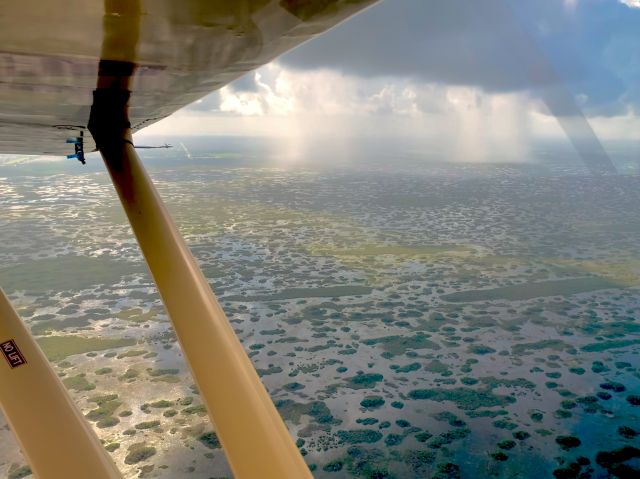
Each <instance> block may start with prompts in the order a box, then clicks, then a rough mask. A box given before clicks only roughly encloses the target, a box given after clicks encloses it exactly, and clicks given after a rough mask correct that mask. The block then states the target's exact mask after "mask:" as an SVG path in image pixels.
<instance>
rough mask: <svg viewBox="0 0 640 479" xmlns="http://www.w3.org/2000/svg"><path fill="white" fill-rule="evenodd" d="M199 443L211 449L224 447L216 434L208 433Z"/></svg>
mask: <svg viewBox="0 0 640 479" xmlns="http://www.w3.org/2000/svg"><path fill="white" fill-rule="evenodd" d="M198 441H200V442H201V443H202V444H203V445H204V446H205V447H208V448H209V449H220V448H221V447H222V445H221V444H220V441H219V440H218V436H217V435H216V433H215V432H206V433H204V434H202V435H201V436H200V437H198Z"/></svg>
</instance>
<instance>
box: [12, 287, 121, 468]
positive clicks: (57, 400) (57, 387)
mask: <svg viewBox="0 0 640 479" xmlns="http://www.w3.org/2000/svg"><path fill="white" fill-rule="evenodd" d="M0 350H1V351H2V356H4V357H3V358H0V385H1V386H0V405H1V406H2V410H3V412H4V414H5V416H6V418H7V420H8V421H9V425H10V426H11V430H12V431H13V433H14V434H15V437H16V438H17V440H18V443H19V444H20V447H21V449H22V452H23V453H24V455H25V456H26V459H27V461H28V462H29V465H30V466H31V470H32V471H33V473H34V474H35V476H36V477H39V478H41V479H63V478H65V479H66V478H75V477H77V478H81V477H82V478H91V479H122V476H121V475H120V473H119V472H118V469H117V468H116V466H115V464H114V463H113V461H112V460H111V458H110V457H109V455H108V454H107V452H106V451H105V450H104V448H103V447H102V445H101V444H100V441H99V440H98V438H97V436H96V435H95V433H94V432H93V430H92V428H91V425H90V424H89V423H88V422H87V420H86V419H85V418H84V417H82V414H81V413H80V411H79V410H78V408H77V407H76V405H75V404H74V402H73V400H72V399H71V397H70V396H69V394H68V393H67V390H66V389H65V387H64V385H63V384H62V382H61V381H60V378H58V376H57V375H56V373H55V371H54V370H53V369H52V368H51V366H50V365H49V362H48V361H47V358H46V357H45V355H44V354H43V352H42V350H41V349H40V347H39V346H38V344H37V343H36V342H35V341H34V339H33V337H32V336H31V334H30V333H29V331H28V330H27V328H26V327H25V326H24V324H23V323H22V320H21V319H20V318H19V317H18V314H17V313H16V312H15V310H14V309H13V308H12V307H11V304H10V303H9V300H8V299H7V297H6V296H5V294H4V292H3V291H2V289H0Z"/></svg>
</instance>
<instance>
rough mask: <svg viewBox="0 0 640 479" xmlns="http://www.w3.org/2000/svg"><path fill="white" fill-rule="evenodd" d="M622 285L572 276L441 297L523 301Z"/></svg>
mask: <svg viewBox="0 0 640 479" xmlns="http://www.w3.org/2000/svg"><path fill="white" fill-rule="evenodd" d="M619 287H620V285H618V284H617V283H614V282H613V281H609V280H607V279H604V278H598V277H588V278H571V279H558V280H551V281H540V282H535V283H523V284H517V285H514V286H503V287H500V288H491V289H476V290H469V291H460V292H457V293H450V294H445V295H442V296H441V298H442V299H443V300H445V301H449V302H452V303H468V302H474V301H493V300H497V299H503V300H509V301H522V300H527V299H533V298H542V297H546V296H569V295H572V294H578V293H589V292H591V291H598V290H601V289H612V288H619Z"/></svg>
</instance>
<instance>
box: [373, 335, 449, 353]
mask: <svg viewBox="0 0 640 479" xmlns="http://www.w3.org/2000/svg"><path fill="white" fill-rule="evenodd" d="M428 338H429V336H428V335H426V334H424V333H417V334H415V335H413V336H383V337H381V338H371V339H365V340H364V341H363V343H364V344H366V345H367V346H375V345H378V344H379V345H380V346H382V349H384V350H385V351H386V352H387V353H390V354H393V355H400V354H405V353H406V352H407V351H409V350H420V349H433V350H438V349H440V346H439V345H438V344H436V343H434V342H433V341H430V340H429V339H428Z"/></svg>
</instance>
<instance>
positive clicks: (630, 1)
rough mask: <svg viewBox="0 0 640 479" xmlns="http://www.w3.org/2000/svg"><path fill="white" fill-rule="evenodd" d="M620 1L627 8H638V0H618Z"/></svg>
mask: <svg viewBox="0 0 640 479" xmlns="http://www.w3.org/2000/svg"><path fill="white" fill-rule="evenodd" d="M620 3H622V4H624V5H626V6H627V7H629V8H640V0H620Z"/></svg>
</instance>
